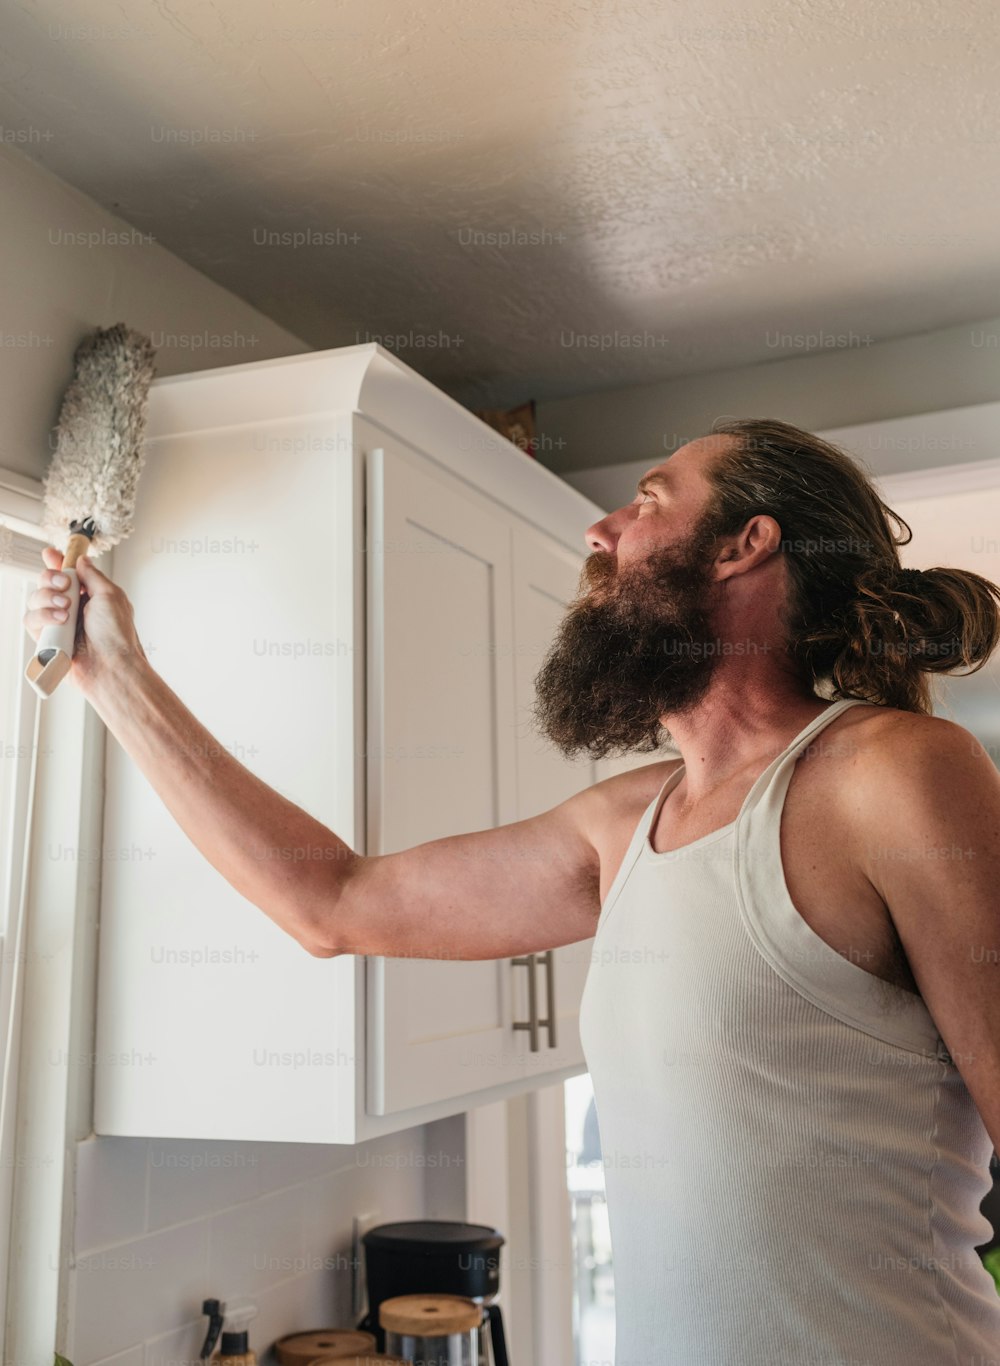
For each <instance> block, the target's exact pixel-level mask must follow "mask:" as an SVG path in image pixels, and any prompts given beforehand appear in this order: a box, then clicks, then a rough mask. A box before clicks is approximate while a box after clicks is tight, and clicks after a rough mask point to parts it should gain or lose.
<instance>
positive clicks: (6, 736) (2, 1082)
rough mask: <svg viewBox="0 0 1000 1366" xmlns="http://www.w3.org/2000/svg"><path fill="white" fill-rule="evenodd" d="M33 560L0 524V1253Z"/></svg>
mask: <svg viewBox="0 0 1000 1366" xmlns="http://www.w3.org/2000/svg"><path fill="white" fill-rule="evenodd" d="M38 564H39V560H38V548H37V545H36V544H35V543H34V542H32V541H30V540H29V539H28V538H27V537H22V536H19V535H16V534H15V533H14V532H13V531H12V530H11V529H10V528H9V527H7V526H5V525H3V523H0V641H2V645H0V1069H2V1070H0V1239H2V1244H0V1245H2V1247H3V1249H4V1251H5V1252H6V1251H7V1248H8V1245H9V1240H10V1228H11V1208H12V1202H13V1193H14V1175H15V1169H16V1164H15V1160H14V1140H15V1123H14V1112H15V1101H16V1098H17V1087H18V1054H19V1035H20V1007H21V998H22V991H21V985H22V977H23V968H24V962H25V947H24V943H25V936H24V928H25V922H24V905H25V887H26V871H27V846H28V840H27V831H28V828H29V823H30V816H31V810H30V808H31V796H32V793H33V791H34V779H35V764H36V758H37V754H38V727H39V706H38V698H37V695H36V694H35V692H34V690H33V689H32V688H31V687H30V686H29V685H28V684H27V683H26V682H25V681H24V677H23V675H24V669H25V666H26V665H27V662H28V659H29V657H30V653H31V649H32V642H31V639H30V637H29V636H28V634H27V632H26V631H25V629H24V626H23V624H22V621H21V618H22V616H23V614H24V612H25V610H26V607H27V600H28V596H29V594H30V593H31V591H32V589H33V587H34V580H35V577H36V575H37V572H38ZM3 1260H4V1261H5V1262H6V1261H7V1258H6V1257H4V1258H3ZM5 1312H6V1287H5V1285H4V1284H3V1282H2V1280H0V1323H3V1321H4V1316H5Z"/></svg>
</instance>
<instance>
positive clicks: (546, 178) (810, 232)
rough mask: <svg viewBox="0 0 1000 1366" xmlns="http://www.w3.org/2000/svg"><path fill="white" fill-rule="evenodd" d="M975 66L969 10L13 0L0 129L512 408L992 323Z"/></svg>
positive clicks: (230, 263) (156, 227) (306, 328)
mask: <svg viewBox="0 0 1000 1366" xmlns="http://www.w3.org/2000/svg"><path fill="white" fill-rule="evenodd" d="M998 59H1000V15H998V12H997V10H996V8H995V5H994V3H993V0H957V3H953V4H951V5H949V6H947V7H946V6H944V5H943V4H941V3H939V2H938V3H932V2H931V0H888V2H887V3H876V4H873V3H872V0H822V3H820V2H819V0H805V2H804V3H803V0H780V2H779V3H775V4H770V5H767V6H760V7H758V8H756V9H745V10H742V11H741V10H739V9H736V8H732V7H729V6H727V5H725V4H723V3H721V2H720V0H669V3H666V4H665V3H663V0H655V3H654V2H652V0H625V2H619V0H601V2H600V3H597V0H589V2H588V0H506V3H503V4H499V3H490V2H489V0H430V2H429V3H426V4H423V5H416V4H412V3H394V4H384V3H382V4H379V3H374V4H373V3H372V0H324V3H312V2H311V0H286V2H285V3H283V4H281V5H280V6H279V5H277V4H271V3H266V0H240V3H236V0H216V3H205V0H124V3H113V0H74V3H73V4H72V6H70V4H68V3H67V2H66V0H21V2H20V3H17V4H16V5H15V4H14V3H9V4H8V5H7V6H5V13H4V34H3V45H2V50H0V125H2V128H3V137H4V140H5V141H6V142H9V143H11V145H14V146H17V147H19V149H20V150H21V151H23V152H25V153H26V154H27V155H29V156H31V157H33V158H34V159H35V160H37V161H39V162H41V163H42V164H43V165H45V166H47V167H49V168H50V169H51V170H53V171H54V172H55V173H56V174H58V175H60V176H62V177H63V178H64V179H66V180H68V181H70V182H71V183H73V184H75V185H77V186H79V187H80V188H81V189H82V190H84V191H85V192H86V193H88V194H89V195H91V196H93V197H94V198H95V199H97V200H98V201H99V202H101V203H102V204H104V205H106V206H107V207H109V208H111V209H112V210H113V211H114V212H116V213H118V214H120V215H121V216H122V217H123V218H124V219H126V220H127V221H128V222H129V223H131V224H133V225H135V226H136V227H138V228H141V229H142V230H143V231H146V232H149V233H152V234H153V235H154V236H155V237H156V239H157V240H158V241H160V242H161V243H163V244H164V245H165V246H167V247H169V248H170V249H171V250H173V251H174V252H176V253H177V254H178V255H179V256H181V257H183V258H184V259H185V260H187V261H189V262H191V263H192V264H193V265H195V266H197V267H199V268H200V269H201V270H203V271H204V272H205V273H206V274H208V275H210V276H211V277H212V278H214V279H216V280H218V281H219V282H220V283H221V284H224V285H226V286H228V287H229V288H230V289H232V290H234V291H235V292H237V293H238V294H240V295H242V296H243V297H245V298H246V299H248V300H249V301H251V302H252V303H254V304H255V305H257V306H258V307H259V308H260V309H262V310H263V311H264V312H265V313H267V314H269V315H270V316H271V317H273V318H275V319H276V320H277V321H279V322H280V323H282V324H284V325H285V326H286V327H287V328H289V329H290V330H291V331H293V332H295V333H296V334H298V335H299V336H301V337H302V338H303V339H305V340H306V341H307V342H308V343H310V344H311V345H314V346H316V347H328V346H339V345H346V344H350V343H354V342H356V341H359V340H360V341H364V340H368V339H370V338H373V339H380V338H382V339H386V340H387V344H388V345H390V346H391V347H392V349H394V350H396V351H397V352H398V353H399V354H400V355H401V356H402V357H403V359H405V360H407V361H408V362H409V363H410V364H412V365H414V366H415V368H417V369H418V370H420V371H421V372H422V373H424V374H426V375H428V376H429V377H430V378H431V379H433V380H434V381H435V382H437V383H439V384H441V385H442V386H443V387H445V388H446V389H448V390H449V391H450V392H452V393H453V394H455V395H456V397H458V398H460V399H461V400H463V401H465V402H469V403H473V404H481V403H489V402H497V403H513V402H517V401H520V400H521V399H523V398H527V397H537V398H552V397H556V396H559V395H563V394H572V393H579V392H583V391H586V390H591V389H597V388H603V387H609V386H618V385H622V384H630V383H641V382H643V381H646V380H654V379H657V378H660V377H663V376H669V375H678V374H686V373H692V372H695V371H699V370H709V369H715V368H719V367H724V366H730V365H737V364H742V363H752V362H756V361H761V360H767V359H772V358H779V357H787V356H789V355H796V354H805V353H806V351H808V350H813V351H815V350H821V349H827V348H829V347H831V346H833V345H837V344H841V345H843V344H847V345H857V346H864V345H867V344H869V342H868V340H867V339H874V340H881V339H884V338H886V337H891V336H900V335H904V334H906V333H910V332H919V331H923V330H927V329H930V328H934V327H938V326H945V325H948V324H950V323H955V322H960V321H963V320H967V319H973V318H982V317H985V316H987V315H989V314H991V313H995V312H997V311H1000V310H998V303H1000V253H998V251H997V242H998V240H1000V236H998V209H1000V187H998V177H997V169H998V162H1000V115H998V112H997V74H996V73H997V69H998ZM18 134H22V135H24V136H21V137H18V136H17V135H18ZM265 233H300V234H303V233H306V234H309V233H311V234H317V233H318V234H324V233H325V234H328V237H327V239H326V241H325V242H324V243H322V244H317V243H316V242H315V241H312V242H310V243H307V244H304V245H296V246H292V245H274V244H273V239H272V240H269V241H268V242H265V241H264V240H263V236H262V235H263V234H265ZM505 233H506V234H508V235H512V236H515V237H517V240H516V241H513V242H510V243H508V242H507V240H506V239H504V238H502V237H499V238H498V236H497V235H498V234H505ZM491 234H492V235H493V236H492V237H491V236H490V235H491ZM519 234H529V235H530V234H534V238H533V239H532V238H531V237H529V238H528V239H527V240H525V239H524V238H522V237H520V236H518V235H519ZM483 235H485V236H483ZM53 250H55V248H53ZM838 338H839V339H840V340H839V342H838V340H837V339H838ZM407 341H408V342H409V343H410V344H409V345H407V344H406V343H407Z"/></svg>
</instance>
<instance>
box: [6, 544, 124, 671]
mask: <svg viewBox="0 0 1000 1366" xmlns="http://www.w3.org/2000/svg"><path fill="white" fill-rule="evenodd" d="M42 560H43V561H44V563H45V565H46V568H45V569H43V570H42V572H41V574H39V576H38V587H37V588H36V589H35V591H34V592H33V593H32V595H31V597H30V598H29V599H28V611H27V612H25V614H24V617H23V621H24V626H25V629H26V631H27V632H28V634H29V635H30V636H31V638H32V640H34V641H37V640H38V637H39V636H40V635H41V633H42V628H43V627H44V626H49V625H51V624H52V623H53V622H57V623H58V622H63V621H65V620H66V616H67V609H68V605H69V600H68V598H66V594H67V591H68V589H67V586H66V585H67V581H66V576H65V575H63V576H62V578H63V583H62V584H60V583H59V582H58V580H59V578H60V566H61V564H62V554H61V553H60V551H58V550H57V549H56V548H55V546H51V545H50V546H46V547H45V549H44V550H43V551H42ZM75 567H76V572H77V575H78V577H79V579H80V584H81V592H80V612H79V616H78V617H77V628H76V651H75V653H74V655H73V663H72V666H71V668H70V672H69V676H70V678H71V679H72V680H73V682H74V683H75V684H76V685H77V687H78V688H81V689H82V690H84V691H86V689H87V688H88V687H89V686H91V685H92V684H93V683H94V682H95V681H96V679H97V678H98V677H99V676H101V675H103V674H106V673H107V672H108V671H109V670H114V669H115V668H117V667H121V666H124V665H127V664H129V663H136V662H141V663H144V664H148V662H149V661H148V660H147V658H146V652H145V651H144V650H143V648H142V645H141V644H140V643H139V637H138V636H137V635H136V632H135V625H134V622H133V612H132V604H131V603H130V602H129V600H128V598H127V597H126V596H125V593H124V592H123V591H122V589H121V588H119V587H118V585H117V584H114V583H112V582H111V580H110V579H109V578H108V577H107V576H106V575H105V574H102V573H101V571H100V570H99V569H97V568H95V567H94V565H92V564H91V563H90V560H89V559H88V558H87V557H86V556H81V558H80V559H79V560H77V562H76V566H75ZM60 597H62V598H64V599H66V601H65V602H64V603H60V602H59V601H58V598H60Z"/></svg>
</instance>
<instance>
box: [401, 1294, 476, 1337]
mask: <svg viewBox="0 0 1000 1366" xmlns="http://www.w3.org/2000/svg"><path fill="white" fill-rule="evenodd" d="M378 1321H379V1323H380V1324H381V1325H382V1327H383V1328H385V1329H387V1330H388V1331H389V1332H390V1333H408V1334H411V1335H415V1336H417V1337H424V1338H439V1337H445V1336H447V1335H448V1334H449V1333H467V1332H468V1331H469V1329H470V1328H478V1327H479V1325H480V1324H481V1323H482V1321H483V1307H482V1305H481V1304H477V1303H476V1301H475V1300H470V1299H467V1298H466V1296H465V1295H395V1296H394V1297H393V1298H392V1299H390V1300H383V1301H382V1303H381V1304H380V1305H379V1307H378Z"/></svg>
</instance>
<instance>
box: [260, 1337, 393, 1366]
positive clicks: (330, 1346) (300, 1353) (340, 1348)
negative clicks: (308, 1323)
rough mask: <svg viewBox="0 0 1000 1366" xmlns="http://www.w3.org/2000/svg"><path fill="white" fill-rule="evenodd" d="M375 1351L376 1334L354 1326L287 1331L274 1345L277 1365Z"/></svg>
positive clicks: (308, 1365) (305, 1363) (291, 1365)
mask: <svg viewBox="0 0 1000 1366" xmlns="http://www.w3.org/2000/svg"><path fill="white" fill-rule="evenodd" d="M374 1351H375V1334H374V1333H363V1332H360V1331H359V1330H358V1329H356V1328H316V1329H314V1330H313V1331H312V1332H310V1333H289V1334H288V1336H287V1337H283V1338H279V1339H278V1341H277V1342H276V1343H275V1344H274V1353H275V1356H276V1357H277V1358H278V1361H279V1363H280V1366H311V1363H312V1362H314V1361H317V1360H321V1359H326V1360H329V1359H330V1358H333V1359H334V1360H336V1358H337V1357H353V1356H357V1355H358V1354H359V1353H360V1354H362V1355H364V1353H365V1352H369V1353H371V1352H374Z"/></svg>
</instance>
